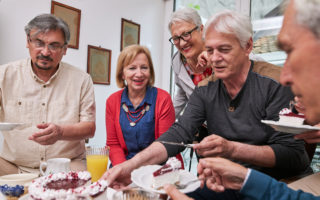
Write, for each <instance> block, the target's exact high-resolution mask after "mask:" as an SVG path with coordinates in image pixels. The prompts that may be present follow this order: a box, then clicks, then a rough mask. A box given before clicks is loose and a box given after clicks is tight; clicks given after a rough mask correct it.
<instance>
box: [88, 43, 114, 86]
mask: <svg viewBox="0 0 320 200" xmlns="http://www.w3.org/2000/svg"><path fill="white" fill-rule="evenodd" d="M110 71H111V50H109V49H104V48H101V47H97V46H93V45H88V65H87V72H88V74H90V76H91V78H92V81H93V83H95V84H103V85H110Z"/></svg>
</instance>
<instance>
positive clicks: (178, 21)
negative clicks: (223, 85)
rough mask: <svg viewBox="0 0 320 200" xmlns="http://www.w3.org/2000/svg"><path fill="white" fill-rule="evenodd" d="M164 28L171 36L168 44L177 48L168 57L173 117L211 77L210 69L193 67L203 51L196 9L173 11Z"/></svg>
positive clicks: (200, 25)
mask: <svg viewBox="0 0 320 200" xmlns="http://www.w3.org/2000/svg"><path fill="white" fill-rule="evenodd" d="M168 26H169V30H170V32H171V36H172V37H171V38H170V39H169V41H170V42H171V43H172V44H174V45H175V46H176V48H177V49H178V52H176V53H175V54H174V56H173V58H172V69H173V71H174V73H175V84H176V85H177V86H178V90H177V93H176V95H175V97H174V100H173V105H174V109H175V113H176V117H177V116H178V115H179V114H180V113H181V111H182V110H183V108H184V107H185V105H186V103H187V102H188V99H189V97H190V95H191V93H192V92H193V90H194V88H195V86H197V85H198V83H199V82H200V81H202V80H203V79H205V78H206V77H208V76H210V75H211V73H212V68H211V67H199V66H197V63H198V56H199V55H200V53H201V52H202V51H204V50H205V48H204V41H203V39H202V31H203V25H202V22H201V17H200V16H199V14H198V13H197V11H196V10H194V9H192V8H183V9H180V10H178V11H176V12H174V13H173V14H172V16H171V19H170V21H169V25H168Z"/></svg>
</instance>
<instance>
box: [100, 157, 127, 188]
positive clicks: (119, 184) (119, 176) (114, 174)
mask: <svg viewBox="0 0 320 200" xmlns="http://www.w3.org/2000/svg"><path fill="white" fill-rule="evenodd" d="M129 166H130V165H129V164H128V161H125V162H123V163H121V164H118V165H116V166H113V167H112V168H111V169H109V170H108V171H106V172H105V173H104V174H103V175H102V177H101V179H104V180H107V182H108V186H109V187H111V188H113V189H122V188H125V187H126V186H128V185H129V184H130V183H131V171H132V169H131V168H130V167H129Z"/></svg>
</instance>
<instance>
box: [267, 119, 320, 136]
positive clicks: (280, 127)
mask: <svg viewBox="0 0 320 200" xmlns="http://www.w3.org/2000/svg"><path fill="white" fill-rule="evenodd" d="M261 122H262V123H264V124H267V125H269V126H271V127H272V128H274V129H275V130H276V131H280V132H285V133H292V134H300V133H303V132H307V131H318V130H320V127H317V126H310V125H294V124H287V123H280V122H278V121H272V120H261Z"/></svg>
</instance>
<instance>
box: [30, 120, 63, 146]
mask: <svg viewBox="0 0 320 200" xmlns="http://www.w3.org/2000/svg"><path fill="white" fill-rule="evenodd" d="M37 128H38V129H40V130H39V131H38V132H35V133H34V134H32V135H31V136H30V137H29V138H28V139H29V140H33V141H35V142H37V143H39V144H41V145H50V144H54V143H56V142H57V141H58V140H60V139H61V138H62V134H63V129H62V127H61V126H58V125H56V124H53V123H44V124H38V125H37Z"/></svg>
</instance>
